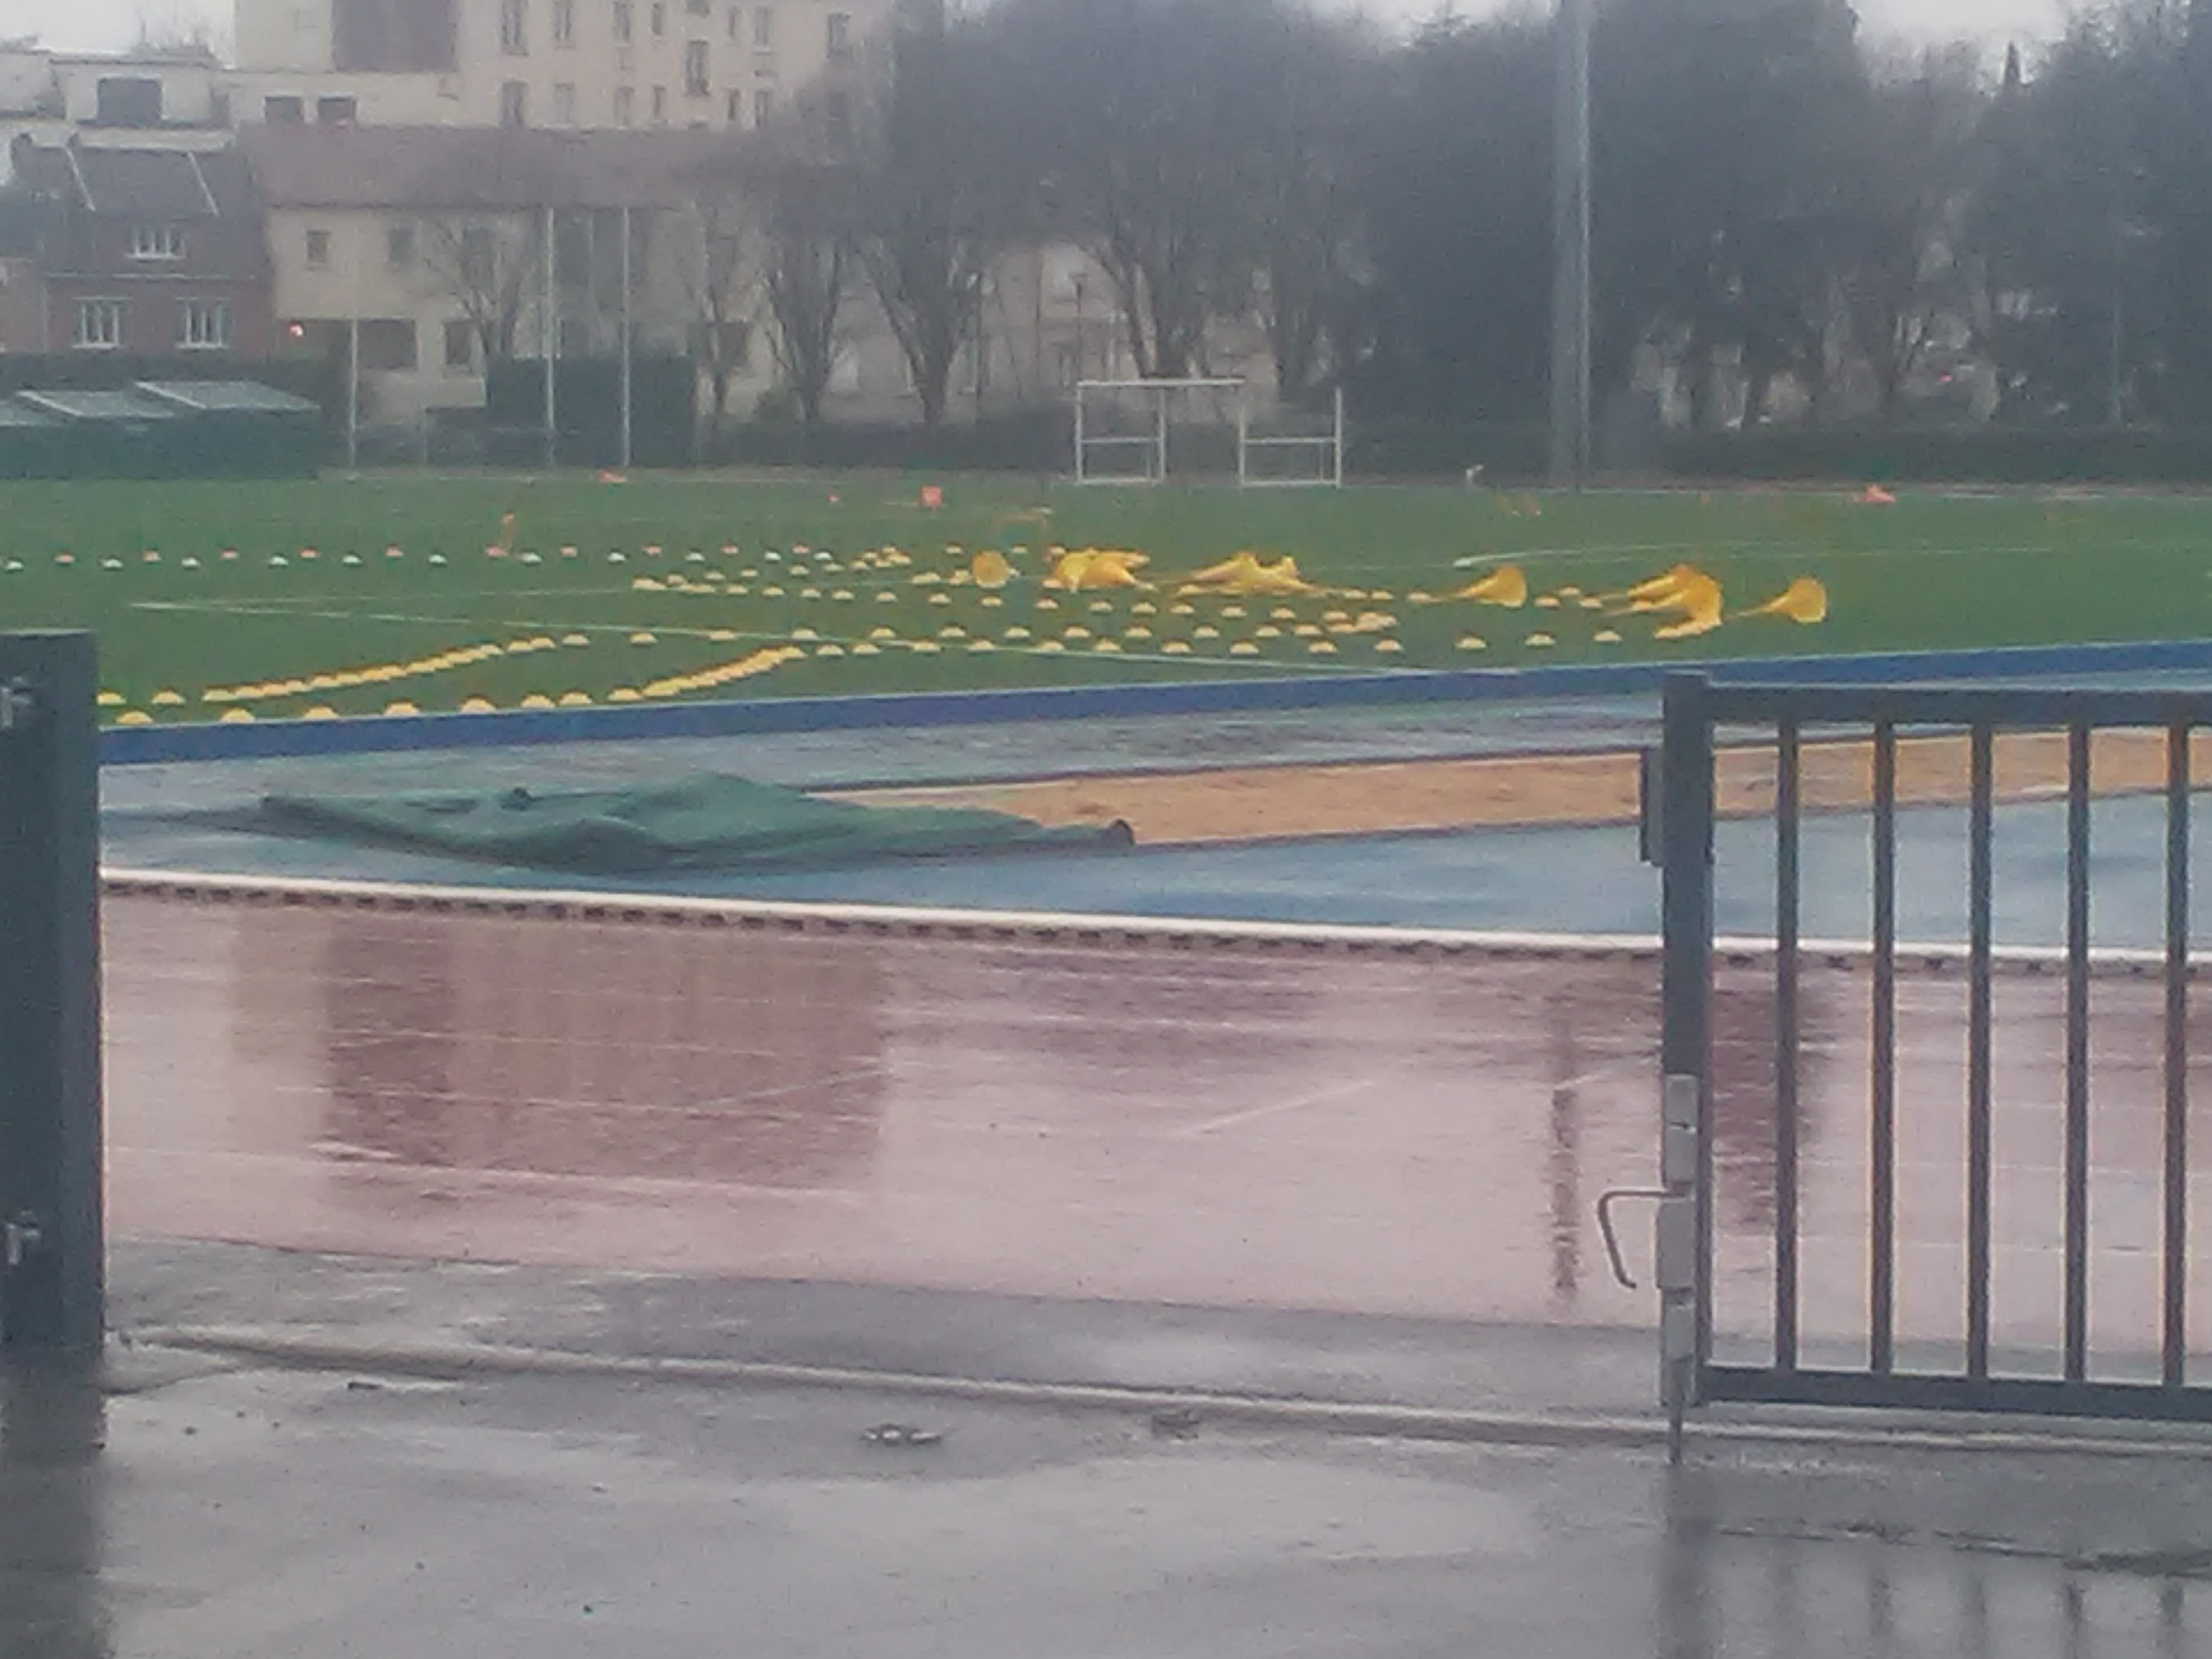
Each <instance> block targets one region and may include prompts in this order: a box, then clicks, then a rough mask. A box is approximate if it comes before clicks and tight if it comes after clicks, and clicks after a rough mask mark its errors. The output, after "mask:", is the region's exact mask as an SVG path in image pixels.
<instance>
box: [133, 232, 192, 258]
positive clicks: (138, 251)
mask: <svg viewBox="0 0 2212 1659" xmlns="http://www.w3.org/2000/svg"><path fill="white" fill-rule="evenodd" d="M184 257H185V231H184V227H183V226H181V225H133V226H131V258H134V259H181V258H184Z"/></svg>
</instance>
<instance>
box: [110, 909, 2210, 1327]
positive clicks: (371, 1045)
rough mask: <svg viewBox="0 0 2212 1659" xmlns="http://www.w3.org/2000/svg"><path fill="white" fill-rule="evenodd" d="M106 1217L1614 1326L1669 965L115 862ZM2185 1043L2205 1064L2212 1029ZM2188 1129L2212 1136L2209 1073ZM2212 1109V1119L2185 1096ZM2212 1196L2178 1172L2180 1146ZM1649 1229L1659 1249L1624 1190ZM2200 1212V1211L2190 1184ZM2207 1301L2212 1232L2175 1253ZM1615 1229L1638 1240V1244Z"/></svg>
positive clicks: (1736, 1094)
mask: <svg viewBox="0 0 2212 1659" xmlns="http://www.w3.org/2000/svg"><path fill="white" fill-rule="evenodd" d="M106 949H107V994H108V1036H109V1118H110V1130H109V1133H110V1164H111V1170H110V1183H111V1207H112V1217H113V1225H114V1227H115V1230H116V1231H118V1233H120V1234H125V1235H139V1236H166V1237H189V1238H204V1239H225V1240H235V1241H244V1242H251V1243H260V1244H267V1245H275V1246H281V1247H286V1248H299V1249H316V1250H328V1251H341V1252H362V1253H369V1254H388V1255H419V1256H434V1257H439V1258H445V1259H455V1260H496V1261H532V1262H544V1263H560V1264H573V1265H578V1266H589V1267H602V1268H616V1269H649V1270H669V1271H680V1272H686V1273H731V1274H740V1275H752V1276H768V1277H777V1278H798V1279H836V1280H848V1281H864V1282H874V1283H882V1284H897V1285H927V1286H937V1287H945V1288H957V1289H967V1290H980V1291H1000V1292H1015V1293H1024V1294H1033V1295H1041V1296H1054V1297H1105V1298H1111V1299H1126V1300H1143V1301H1155V1302H1166V1303H1182V1304H1209V1305H1225V1306H1255V1307H1294V1308H1304V1309H1317V1310H1345V1311H1358V1312H1365V1313H1382V1314H1409V1315H1424V1316H1440V1317H1445V1318H1451V1319H1460V1320H1471V1321H1528V1322H1553V1323H1575V1324H1642V1323H1645V1322H1649V1321H1650V1318H1651V1308H1652V1303H1651V1299H1650V1295H1649V1293H1648V1292H1645V1291H1626V1290H1623V1289H1621V1288H1619V1287H1618V1286H1616V1285H1614V1284H1613V1282H1612V1279H1611V1278H1610V1276H1609V1274H1608V1273H1607V1268H1606V1265H1605V1259H1604V1255H1603V1252H1602V1250H1601V1247H1600V1244H1599V1242H1598V1239H1597V1236H1596V1232H1595V1223H1594V1220H1593V1212H1594V1206H1595V1200H1596V1198H1597V1195H1598V1194H1599V1193H1600V1192H1601V1190H1603V1189H1604V1188H1607V1187H1609V1186H1615V1185H1629V1186H1644V1185H1648V1184H1650V1176H1651V1175H1652V1173H1653V1162H1654V1159H1653V1152H1652V1146H1653V1136H1654V1127H1653V1123H1654V1119H1655V1116H1656V1074H1655V1071H1656V1067H1655V1062H1654V1059H1653V1056H1654V1054H1655V1053H1656V963H1654V962H1653V961H1652V960H1650V958H1648V957H1642V958H1639V957H1631V956H1626V955H1621V954H1614V955H1609V956H1608V955H1599V956H1587V957H1577V956H1574V955H1571V954H1565V955H1557V956H1532V955H1528V954H1526V953H1522V954H1518V955H1511V954H1484V953H1480V952H1473V953H1457V952H1454V953H1429V954H1425V955H1411V954H1390V953H1382V952H1346V951H1333V950H1320V949H1306V948H1298V947H1294V946H1280V947H1277V948H1272V949H1270V948H1262V947H1260V946H1257V945H1251V944H1249V943H1248V944H1243V945H1230V944H1207V943H1187V944H1185V945H1182V946H1174V945H1167V944H1164V943H1150V944H1133V943H1126V942H1125V943H1115V942H1111V941H1110V940H1109V941H1108V942H1102V943H1091V944H1084V943H1079V942H1076V941H1074V940H1073V939H1070V938H1068V937H1066V936H1063V937H1061V938H1060V939H1057V940H1050V939H1039V938H1033V937H1024V936H1018V935H1010V936H1008V937H1002V938H988V937H981V938H967V939H959V938H949V937H945V936H941V935H940V936H934V937H917V936H896V935H893V936H873V935H867V934H860V933H847V934H842V935H829V934H821V933H798V932H791V933H781V932H774V931H766V932H756V931H745V930H740V929H738V928H734V927H701V926H696V925H671V924H670V923H669V922H668V921H656V920H652V919H644V920H630V921H623V920H599V919H581V918H578V917H575V916H567V917H561V916H555V915H545V914H501V913H496V912H478V913H472V912H470V911H467V910H459V911H445V912H440V911H433V910H409V909H393V908H373V907H366V908H365V907H349V906H337V905H320V906H301V905H270V904H255V903H244V902H229V901H225V900H221V899H216V900H209V899H198V900H193V899H188V898H177V897H171V896H149V895H133V894H127V893H126V894H121V895H114V896H110V898H109V899H108V901H107V908H106ZM2061 994H2062V993H2061V987H2060V986H2059V985H2058V984H2057V982H2055V981H2048V980H2045V979H2034V978H2019V979H2009V980H2006V981H2001V982H2000V984H1999V986H1998V987H1997V1000H1996V1006H1997V1016H1998V1020H1999V1032H1998V1038H1997V1056H1998V1076H1997V1096H1998V1101H1999V1114H1998V1127H1997V1145H1998V1151H1999V1169H1998V1171H1997V1176H1996V1281H1995V1285H1996V1291H1995V1295H1996V1308H1995V1321H1996V1340H1997V1341H1998V1342H1999V1343H2000V1344H2001V1345H2003V1344H2018V1345H2027V1346H2033V1347H2041V1346H2046V1345H2048V1344H2050V1343H2051V1342H2052V1341H2053V1340H2054V1339H2055V1334H2056V1322H2057V1308H2058V1306H2059V1300H2058V1297H2059V1283H2060V1267H2059V1259H2058V1249H2057V1247H2058V1239H2059V1221H2060V1213H2061V1212H2060V1198H2059V1192H2060V1189H2059V1173H2058V1152H2059V1146H2060V1122H2059V1117H2058V1090H2059V1086H2060V1085H2059V1078H2060V1076H2061V1068H2060V1066H2059V1064H2058V1059H2059V1054H2060V1044H2061V1042H2062V1040H2063V1039H2062V1028H2061V1026H2060V1024H2058V1022H2057V1018H2056V1013H2057V1009H2058V1007H2059V998H2060V996H2061ZM2159 996H2160V991H2159V987H2158V986H2157V984H2156V983H2155V981H2131V980H2126V979H2116V980H2109V981H2100V982H2099V984H2098V986H2097V987H2096V1000H2095V1018H2096V1030H2095V1042H2094V1059H2095V1065H2096V1071H2095V1090H2096V1097H2097V1105H2096V1110H2097V1117H2096V1133H2095V1142H2094V1144H2095V1155H2096V1168H2095V1176H2094V1183H2093V1185H2094V1192H2093V1240H2094V1243H2095V1246H2096V1255H2095V1259H2094V1261H2093V1278H2092V1310H2093V1325H2094V1327H2095V1335H2096V1339H2097V1341H2098V1343H2099V1344H2100V1346H2102V1347H2104V1348H2106V1349H2109V1350H2111V1351H2112V1352H2119V1351H2122V1350H2142V1349H2143V1348H2146V1347H2148V1346H2154V1339H2155V1333H2156V1329H2157V1313H2156V1310H2157V1307H2158V1300H2157V1292H2158V1256H2157V1247H2158V1233H2157V1227H2158V1215H2159V1146H2160V1142H2159V1138H2158V1136H2159V1122H2160V1115H2159V1113H2160V1109H2159V1099H2160V1084H2159V1078H2158V1073H2157V1055H2158V1054H2159V1052H2160V1043H2159V1037H2158V1030H2159V1028H2158V1024H2157V1018H2158V1012H2159V1006H2160V1004H2159ZM1900 1002H1901V1009H1900V1024H1899V1029H1900V1039H1899V1040H1900V1045H1901V1047H1900V1055H1901V1060H1900V1084H1899V1087H1900V1106H1899V1115H1900V1122H1901V1124H1902V1126H1903V1136H1902V1140H1901V1145H1900V1153H1899V1166H1900V1175H1899V1182H1900V1187H1899V1219H1900V1228H1901V1232H1902V1244H1901V1248H1900V1273H1901V1275H1902V1278H1901V1283H1900V1289H1899V1330H1900V1335H1901V1337H1902V1338H1903V1339H1904V1340H1906V1341H1908V1342H1913V1341H1919V1342H1927V1343H1933V1344H1936V1345H1937V1348H1936V1352H1941V1351H1942V1350H1943V1349H1944V1348H1946V1347H1947V1346H1948V1345H1951V1344H1954V1343H1955V1341H1956V1340H1957V1338H1958V1335H1959V1333H1960V1329H1961V1328H1962V1324H1963V1316H1962V1314H1961V1311H1960V1304H1961V1303H1962V1301H1963V1292H1962V1291H1960V1262H1961V1261H1962V1259H1963V1254H1964V1251H1963V1244H1962V1243H1961V1240H1962V1237H1963V1216H1964V1185H1965V1183H1964V1177H1963V1175H1962V1174H1961V1159H1962V1157H1963V1147H1964V1111H1963V1108H1962V1106H1961V1105H1960V1102H1961V1099H1962V1097H1963V1071H1964V1067H1963V1050H1964V1044H1963V1041H1962V1038H1961V1033H1962V1031H1963V1010H1964V1006H1965V992H1964V987H1963V986H1962V985H1961V984H1960V982H1959V981H1958V980H1957V978H1956V977H1955V976H1952V977H1947V978H1912V977H1907V978H1905V980H1904V981H1903V982H1902V986H1901V992H1900ZM1802 1007H1803V1018H1804V1029H1805V1032H1806V1045H1805V1050H1804V1057H1803V1060H1802V1071H1803V1079H1802V1091H1803V1098H1804V1102H1805V1114H1806V1118H1805V1127H1804V1130H1803V1135H1802V1139H1803V1144H1804V1147H1805V1152H1804V1158H1805V1163H1804V1176H1803V1214H1804V1224H1805V1231H1806V1241H1805V1247H1804V1261H1805V1302H1804V1306H1805V1322H1806V1329H1807V1332H1808V1337H1811V1338H1814V1339H1816V1340H1817V1339H1820V1338H1822V1337H1828V1338H1837V1339H1844V1338H1849V1337H1851V1336H1853V1335H1854V1334H1857V1332H1859V1331H1861V1330H1862V1329H1863V1318H1864V1311H1863V1310H1864V1306H1865V1285H1864V1275H1865V1245H1864V1243H1863V1237H1864V1227H1865V1218H1866V1212H1867V1200H1866V1187H1867V1149H1866V1144H1865V1123H1866V1115H1867V1102H1866V1094H1867V1088H1866V1063H1867V1060H1866V1050H1867V981H1866V978H1865V976H1864V975H1863V973H1860V972H1858V971H1857V970H1855V969H1850V968H1847V967H1808V969H1807V975H1806V979H1805V981H1804V987H1803V991H1802ZM1716 1026H1717V1042H1716V1081H1717V1121H1718V1124H1719V1133H1718V1147H1717V1152H1718V1157H1719V1161H1720V1166H1721V1170H1722V1185H1721V1189H1720V1206H1719V1212H1718V1213H1719V1233H1720V1244H1719V1259H1720V1273H1719V1278H1718V1281H1717V1282H1718V1284H1719V1286H1720V1289H1719V1306H1720V1314H1721V1323H1722V1326H1723V1329H1725V1330H1729V1331H1742V1332H1756V1331H1759V1330H1763V1329H1764V1328H1765V1327H1764V1324H1763V1320H1764V1316H1765V1308H1766V1307H1767V1305H1768V1302H1769V1298H1770V1297H1771V1288H1770V1285H1769V1283H1768V1279H1767V1273H1768V1271H1769V1266H1770V1264H1771V1259H1772V1256H1771V1233H1770V1230H1771V1217H1772V1195H1771V1180H1770V1179H1769V1177H1768V1175H1767V1169H1768V1165H1767V1163H1766V1159H1765V1148H1766V1147H1767V1146H1769V1145H1770V1144H1771V1128H1770V1127H1769V1113H1770V1111H1771V1069H1772V1054H1771V1048H1772V1040H1771V994H1770V987H1769V984H1768V981H1767V977H1766V975H1765V973H1764V972H1763V971H1762V970H1760V969H1756V968H1739V969H1726V970H1724V971H1723V977H1722V981H1721V985H1720V994H1719V998H1718V1002H1717V1009H1716ZM2198 1037H2199V1040H2198V1041H2197V1044H2196V1047H2197V1052H2198V1053H2199V1054H2203V1055H2204V1056H2206V1057H2207V1059H2206V1063H2207V1064H2212V1030H2202V1031H2200V1032H2199V1034H2198ZM2203 1082H2204V1079H2203V1073H2202V1068H2201V1067H2200V1072H2199V1083H2200V1086H2199V1088H2198V1089H2197V1098H2198V1099H2199V1101H2200V1102H2203V1103H2206V1104H2203V1105H2200V1106H2199V1108H2198V1109H2197V1118H2198V1133H2199V1134H2200V1135H2204V1136H2212V1123H2207V1122H2206V1121H2204V1119H2205V1115H2206V1113H2207V1112H2212V1088H2207V1087H2204V1086H2202V1085H2203ZM2205 1144H2208V1145H2212V1139H2207V1140H2206V1142H2205ZM2196 1190H2197V1196H2198V1197H2199V1198H2200V1199H2202V1198H2203V1197H2204V1196H2206V1194H2205V1192H2204V1183H2203V1181H2202V1179H2200V1180H2199V1181H2198V1182H2197V1183H2196ZM1634 1225H1635V1226H1636V1227H1637V1229H1638V1233H1637V1236H1636V1237H1634V1238H1633V1239H1632V1250H1631V1256H1632V1263H1633V1265H1635V1266H1636V1267H1638V1269H1639V1270H1640V1269H1641V1268H1642V1267H1644V1265H1645V1258H1646V1257H1647V1255H1648V1251H1647V1250H1646V1249H1644V1243H1645V1240H1644V1234H1643V1231H1642V1229H1643V1227H1644V1225H1645V1224H1644V1222H1643V1221H1642V1219H1641V1218H1637V1220H1636V1221H1635V1223H1634ZM2197 1238H2198V1239H2199V1240H2200V1241H2212V1226H2206V1227H2202V1228H2199V1229H2198V1230H2197ZM2195 1261H2196V1266H2197V1274H2196V1277H2197V1283H2198V1285H2199V1287H2200V1288H2199V1291H2198V1293H2197V1298H2196V1299H2197V1304H2198V1305H2197V1308H2196V1309H2195V1310H2193V1311H2194V1312H2195V1315H2196V1320H2195V1325H2196V1328H2198V1329H2205V1328H2212V1327H2207V1325H2206V1324H2205V1321H2207V1320H2212V1307H2208V1306H2206V1305H2205V1303H2206V1301H2207V1294H2208V1293H2207V1292H2206V1291H2204V1290H2203V1288H2202V1287H2203V1286H2206V1285H2212V1244H2208V1243H2199V1244H2198V1245H2197V1254H2196V1257H2195ZM1641 1276H1642V1274H1641V1273H1640V1271H1639V1277H1641Z"/></svg>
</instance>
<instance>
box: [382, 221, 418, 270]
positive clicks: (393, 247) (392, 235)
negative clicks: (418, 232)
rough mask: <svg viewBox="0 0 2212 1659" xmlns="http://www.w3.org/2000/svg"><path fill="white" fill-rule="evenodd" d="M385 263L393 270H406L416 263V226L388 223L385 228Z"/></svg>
mask: <svg viewBox="0 0 2212 1659" xmlns="http://www.w3.org/2000/svg"><path fill="white" fill-rule="evenodd" d="M384 263H385V264H386V266H388V267H389V268H390V269H392V270H406V269H408V268H409V267H410V265H412V264H414V263H415V227H414V226H412V225H386V227H385V228H384Z"/></svg>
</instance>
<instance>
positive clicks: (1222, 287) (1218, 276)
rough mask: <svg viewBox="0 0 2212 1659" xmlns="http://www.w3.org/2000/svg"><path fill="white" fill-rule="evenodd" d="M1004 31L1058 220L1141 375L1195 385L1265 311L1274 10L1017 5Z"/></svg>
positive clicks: (1010, 1)
mask: <svg viewBox="0 0 2212 1659" xmlns="http://www.w3.org/2000/svg"><path fill="white" fill-rule="evenodd" d="M1278 21H1279V19H1278V15H1277V13H1276V11H1275V9H1274V7H1273V0H1005V3H1004V4H1003V5H1001V6H1000V8H999V9H998V11H997V13H995V14H994V25H995V27H996V28H997V30H998V32H999V38H1000V44H1001V47H1002V50H1003V51H1004V52H1005V54H1006V63H1005V64H1004V65H1003V66H1002V72H1001V74H1000V82H1001V83H1002V84H1003V85H1004V87H1005V88H1006V98H1007V99H1008V100H1009V101H1010V102H1012V103H1014V104H1016V105H1017V106H1018V108H1019V110H1020V111H1021V113H1022V117H1023V119H1022V121H1021V129H1022V130H1021V133H1020V137H1019V138H1018V143H1019V144H1020V146H1021V149H1022V150H1023V152H1024V154H1025V155H1028V156H1029V157H1030V158H1031V159H1032V161H1033V163H1034V165H1035V167H1036V173H1037V174H1038V175H1039V177H1040V180H1041V183H1042V191H1043V194H1044V197H1045V201H1044V210H1045V213H1046V215H1047V216H1048V219H1049V220H1050V221H1053V222H1056V224H1057V228H1059V229H1060V231H1061V232H1062V234H1066V236H1068V237H1069V238H1070V239H1071V240H1074V241H1075V242H1076V243H1078V244H1079V246H1082V247H1083V249H1084V250H1085V252H1087V253H1089V254H1090V256H1091V258H1093V259H1094V260H1095V261H1097V264H1099V266H1100V267H1101V268H1102V269H1103V270H1104V271H1105V272H1106V276H1107V278H1108V280H1109V282H1110V283H1112V285H1113V289H1114V295H1115V304H1116V308H1117V309H1118V310H1119V312H1120V313H1121V326H1122V329H1123V331H1124V333H1125V334H1126V336H1127V343H1128V348H1129V353H1130V356H1131V357H1132V359H1133V361H1134V362H1135V363H1136V366H1137V370H1138V373H1139V374H1143V375H1146V376H1148V377H1151V376H1161V377H1175V376H1180V375H1185V374H1190V373H1192V372H1193V370H1194V368H1196V367H1197V366H1198V365H1199V364H1200V361H1201V359H1202V356H1203V354H1204V347H1205V341H1206V328H1207V325H1208V324H1209V323H1211V322H1212V320H1213V319H1215V318H1216V317H1218V316H1221V315H1225V314H1229V313H1236V312H1239V311H1242V310H1243V309H1244V308H1245V307H1247V305H1248V303H1249V300H1250V298H1251V295H1252V277H1253V274H1254V271H1255V269H1256V268H1257V265H1258V263H1259V259H1258V253H1257V241H1258V237H1257V234H1256V231H1255V197H1256V190H1255V162H1256V161H1257V158H1258V157H1259V156H1260V155H1261V152H1262V150H1263V149H1264V147H1265V143H1266V137H1265V134H1266V125H1265V121H1264V118H1263V112H1264V110H1265V108H1266V106H1267V101H1268V99H1269V97H1270V91H1269V88H1267V86H1266V84H1265V81H1266V76H1265V72H1264V70H1261V71H1257V72H1255V64H1265V63H1267V62H1268V61H1269V58H1268V54H1267V41H1268V40H1269V38H1270V35H1271V32H1272V31H1273V29H1274V27H1276V25H1277V22H1278Z"/></svg>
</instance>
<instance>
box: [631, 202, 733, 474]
mask: <svg viewBox="0 0 2212 1659" xmlns="http://www.w3.org/2000/svg"><path fill="white" fill-rule="evenodd" d="M708 257H709V258H711V257H712V256H711V255H709V256H708ZM629 283H630V275H629V208H627V207H625V208H623V210H622V457H621V463H620V464H621V466H622V469H623V471H625V472H627V471H629V465H630V459H629V457H630V418H631V417H630V356H629V354H630V343H629ZM714 347H715V349H716V350H718V351H719V350H720V349H721V342H720V341H719V340H717V341H716V342H714ZM692 397H693V398H695V399H696V398H697V397H698V388H697V387H696V386H694V387H693V388H692ZM693 413H694V417H695V418H696V413H697V404H696V402H695V403H694V404H693Z"/></svg>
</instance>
